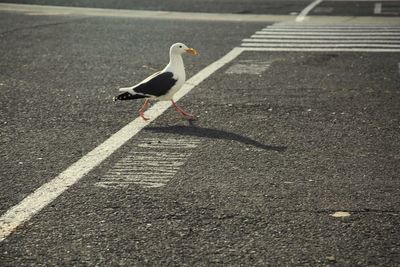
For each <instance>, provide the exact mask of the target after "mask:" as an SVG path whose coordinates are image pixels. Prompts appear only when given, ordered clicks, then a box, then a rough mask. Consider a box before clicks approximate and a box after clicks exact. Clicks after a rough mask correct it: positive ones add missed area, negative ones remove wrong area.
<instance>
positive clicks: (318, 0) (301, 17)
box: [296, 0, 322, 22]
mask: <svg viewBox="0 0 400 267" xmlns="http://www.w3.org/2000/svg"><path fill="white" fill-rule="evenodd" d="M321 2H322V0H315V1H314V2H312V3H311V4H309V5H308V6H307V7H306V8H304V9H303V10H302V11H301V12H300V14H299V15H298V16H297V17H296V22H302V21H304V20H305V18H306V16H307V15H308V13H309V12H310V11H311V10H312V9H313V8H315V7H316V6H317V5H319V4H320V3H321Z"/></svg>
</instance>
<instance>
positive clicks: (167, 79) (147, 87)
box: [133, 72, 177, 96]
mask: <svg viewBox="0 0 400 267" xmlns="http://www.w3.org/2000/svg"><path fill="white" fill-rule="evenodd" d="M173 76H174V74H173V73H172V72H163V73H160V74H158V75H156V76H154V77H153V78H151V79H150V80H148V81H147V82H145V83H142V84H140V85H138V86H137V87H135V88H134V89H133V91H135V92H136V93H139V94H144V95H148V96H162V95H166V94H167V93H168V91H169V90H170V89H171V87H172V86H174V85H175V83H176V81H177V80H175V79H174V78H173Z"/></svg>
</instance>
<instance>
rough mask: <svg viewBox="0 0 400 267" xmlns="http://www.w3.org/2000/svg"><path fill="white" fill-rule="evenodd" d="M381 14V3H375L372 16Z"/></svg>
mask: <svg viewBox="0 0 400 267" xmlns="http://www.w3.org/2000/svg"><path fill="white" fill-rule="evenodd" d="M381 13H382V3H375V6H374V14H381Z"/></svg>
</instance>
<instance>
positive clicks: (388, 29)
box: [261, 28, 400, 33]
mask: <svg viewBox="0 0 400 267" xmlns="http://www.w3.org/2000/svg"><path fill="white" fill-rule="evenodd" d="M261 31H263V32H297V31H299V32H301V31H307V32H322V33H325V32H343V33H347V32H371V31H379V32H397V33H398V32H400V28H374V29H366V28H363V29H360V28H347V29H345V28H342V29H321V28H320V29H318V28H286V29H284V28H265V29H262V30H261Z"/></svg>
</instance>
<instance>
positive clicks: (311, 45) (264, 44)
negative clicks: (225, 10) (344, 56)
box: [242, 43, 400, 48]
mask: <svg viewBox="0 0 400 267" xmlns="http://www.w3.org/2000/svg"><path fill="white" fill-rule="evenodd" d="M242 46H260V47H382V48H400V45H392V44H337V43H335V44H282V43H280V44H279V43H278V44H266V43H242Z"/></svg>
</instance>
